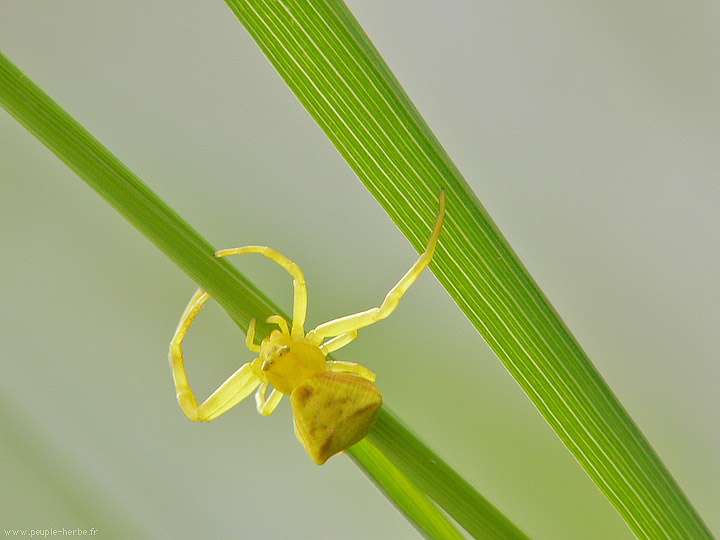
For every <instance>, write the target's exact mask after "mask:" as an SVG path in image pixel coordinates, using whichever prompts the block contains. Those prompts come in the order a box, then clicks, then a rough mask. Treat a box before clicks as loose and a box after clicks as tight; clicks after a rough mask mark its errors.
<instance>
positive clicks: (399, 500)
mask: <svg viewBox="0 0 720 540" xmlns="http://www.w3.org/2000/svg"><path fill="white" fill-rule="evenodd" d="M349 453H350V457H351V458H352V459H353V461H355V463H356V464H357V465H358V466H359V467H360V468H362V469H363V470H364V471H365V474H367V475H368V477H369V478H370V479H371V480H372V481H373V482H375V485H377V487H378V489H380V490H381V491H382V492H383V493H384V494H385V496H386V497H387V498H388V499H390V500H391V501H392V502H393V504H394V505H395V506H396V507H397V509H398V510H400V512H402V513H403V514H404V515H405V517H407V518H408V520H410V522H411V523H412V524H413V525H415V528H416V529H417V530H418V531H420V533H421V534H422V535H423V536H424V537H425V538H437V539H438V540H462V539H464V538H465V537H464V536H462V535H461V534H460V533H459V532H458V530H457V529H456V528H455V527H454V526H453V525H452V524H451V523H450V522H449V521H448V520H447V519H446V518H445V516H444V515H443V514H442V513H441V512H440V511H439V510H438V509H437V507H436V506H435V505H434V504H433V503H432V502H431V501H430V500H429V499H428V498H427V497H426V496H425V495H424V494H423V492H422V491H421V490H420V489H419V488H418V486H416V485H415V483H413V481H412V480H410V479H409V478H408V477H407V476H406V475H405V474H403V473H402V472H401V471H400V470H399V469H398V468H397V467H395V466H394V465H393V464H392V462H391V461H390V460H389V459H388V458H387V457H385V456H384V455H383V453H382V452H381V451H380V450H378V449H377V448H376V447H375V446H373V444H372V443H370V442H369V441H368V440H367V439H363V440H362V441H360V442H359V443H357V444H356V445H355V446H353V447H352V451H351V452H349ZM486 538H490V537H486Z"/></svg>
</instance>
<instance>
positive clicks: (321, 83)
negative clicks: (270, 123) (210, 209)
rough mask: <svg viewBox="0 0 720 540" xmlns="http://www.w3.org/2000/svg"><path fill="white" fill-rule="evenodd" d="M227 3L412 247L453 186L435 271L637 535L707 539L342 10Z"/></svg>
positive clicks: (329, 4)
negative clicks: (439, 198)
mask: <svg viewBox="0 0 720 540" xmlns="http://www.w3.org/2000/svg"><path fill="white" fill-rule="evenodd" d="M226 3H227V4H228V6H229V7H230V8H231V9H232V11H233V12H234V13H235V15H236V16H237V17H238V19H239V20H240V21H241V23H242V24H243V25H244V26H245V28H246V29H247V31H248V32H249V33H250V34H251V35H252V36H253V38H254V39H255V41H256V42H257V44H258V45H259V47H260V48H261V49H262V51H263V52H264V53H265V55H266V56H267V57H268V59H269V60H270V62H271V63H272V64H273V65H274V66H275V68H276V69H277V70H278V72H279V73H280V75H281V76H282V78H283V79H284V80H285V82H286V83H287V84H288V86H289V87H290V88H291V89H292V91H293V92H294V93H295V95H296V96H297V97H298V99H299V100H300V101H301V102H302V104H303V105H304V106H305V107H306V108H307V110H308V111H309V112H310V114H311V115H312V116H313V118H315V120H316V121H317V123H318V124H319V125H320V127H321V128H322V129H323V130H324V131H325V133H326V134H327V136H328V137H329V138H330V140H331V141H332V143H333V144H334V145H335V146H336V148H337V149H338V151H339V152H340V153H341V154H342V155H343V157H344V158H345V159H346V160H347V162H348V163H349V164H350V166H351V167H352V168H353V170H354V171H355V173H356V174H357V175H358V177H359V178H360V180H361V181H362V182H363V183H364V184H365V186H366V187H367V188H368V190H369V191H370V192H371V193H372V194H373V195H374V196H375V197H376V198H377V199H378V201H379V202H380V204H382V206H383V207H384V208H385V210H386V211H387V212H388V214H389V215H390V217H391V218H392V219H393V220H394V221H395V223H396V224H397V225H398V227H399V228H400V230H401V231H402V232H403V233H404V234H405V235H406V236H407V238H408V239H409V240H410V241H411V243H412V244H413V245H414V246H415V247H416V248H420V247H421V246H422V245H423V242H424V235H425V231H427V228H428V226H429V224H430V223H431V222H432V217H433V212H434V208H435V205H436V198H437V193H438V191H439V189H440V187H441V186H444V187H445V188H446V190H447V198H448V216H447V220H446V226H445V230H444V232H443V236H442V237H441V240H440V246H439V248H438V251H437V252H436V256H435V259H434V263H433V264H432V265H431V268H432V270H433V272H434V273H435V275H436V276H437V277H438V279H439V280H440V282H441V283H442V284H443V286H444V287H445V288H446V289H447V291H448V292H449V293H450V295H451V296H452V298H453V299H454V300H455V301H456V302H457V304H458V305H459V306H460V308H461V309H462V310H463V312H464V313H465V314H466V315H467V317H468V318H469V319H470V321H472V323H473V324H474V325H475V327H476V328H477V330H478V331H479V332H480V333H481V335H482V336H483V337H484V338H485V340H486V341H487V342H488V344H489V345H490V346H491V347H492V348H493V350H494V351H495V353H496V354H497V356H498V358H499V359H500V360H501V361H502V362H503V364H504V365H505V366H506V368H507V369H508V370H509V372H510V373H511V374H512V376H513V377H514V378H515V379H516V380H517V382H518V384H520V386H521V387H522V388H523V390H524V391H525V392H526V393H527V395H528V397H530V399H531V400H532V401H533V403H534V404H535V406H536V407H537V408H538V410H539V411H540V412H541V413H542V415H543V416H544V417H545V419H546V420H547V421H548V423H549V424H550V425H551V426H552V428H553V429H554V430H555V432H556V433H557V435H558V436H559V437H560V438H561V440H562V441H563V443H564V444H565V445H566V446H567V447H568V449H569V450H570V451H571V452H572V453H573V455H574V456H575V457H576V459H577V460H578V461H579V462H580V464H581V465H582V466H583V468H584V469H585V470H586V472H587V473H588V474H589V475H590V477H591V478H592V479H593V481H594V482H595V483H596V484H597V485H598V487H599V488H600V489H601V490H602V492H603V493H604V494H605V495H606V496H607V497H608V499H609V500H610V501H611V502H612V504H613V505H614V506H615V507H616V508H617V510H618V511H619V512H620V514H621V515H622V516H623V518H624V519H625V521H626V522H627V523H628V525H629V526H630V527H631V528H632V530H633V531H634V532H635V534H636V535H637V536H638V537H640V538H647V539H653V540H657V539H661V538H684V539H687V538H692V539H701V538H711V534H710V531H709V530H708V528H707V527H706V526H705V524H704V523H703V521H702V519H701V518H700V517H699V516H698V514H697V513H696V512H695V510H694V509H693V507H692V505H691V504H690V502H689V501H688V500H687V498H686V497H685V495H684V494H683V493H682V491H681V489H680V487H679V486H678V485H677V484H676V482H675V481H674V479H673V478H672V476H671V475H670V474H669V472H668V471H667V470H666V468H665V467H664V466H663V464H662V462H661V461H660V459H659V458H658V456H657V455H656V454H655V452H654V451H653V449H652V448H651V447H650V445H649V443H648V442H647V441H646V440H645V438H644V437H643V435H642V433H641V432H640V430H639V429H638V428H637V426H636V425H635V424H634V423H633V421H632V420H631V419H630V417H629V415H628V414H627V413H626V412H625V410H624V409H623V408H622V406H621V405H620V403H619V402H618V400H617V399H616V397H615V396H614V395H613V394H612V392H611V391H610V389H609V388H608V387H607V385H606V384H605V382H604V381H603V380H602V378H601V377H600V375H599V374H598V373H597V371H596V370H595V368H594V367H593V365H592V364H591V363H590V361H589V359H588V358H587V356H586V355H585V353H584V352H583V351H582V349H581V348H580V346H579V345H578V343H577V342H576V341H575V339H574V338H573V336H572V335H571V334H570V332H569V331H568V329H567V328H566V327H565V325H564V324H563V322H562V320H561V319H560V317H559V316H558V315H557V313H555V311H554V310H553V308H552V306H551V305H550V303H549V302H548V301H547V299H546V298H545V297H544V296H543V294H542V292H541V291H540V290H539V288H538V286H537V285H536V284H535V283H534V282H533V280H532V278H531V277H530V276H529V275H528V273H527V271H526V270H525V268H524V267H523V266H522V264H521V263H520V261H519V260H518V258H517V256H516V255H515V253H513V251H512V249H511V248H510V247H509V245H508V243H507V242H506V241H505V239H504V238H503V237H502V235H501V234H500V232H499V231H498V230H497V228H496V227H495V225H494V223H493V222H492V220H491V219H490V217H489V216H488V215H487V213H486V212H485V210H484V209H483V208H482V206H481V205H480V203H479V201H478V200H477V199H476V197H475V196H474V194H473V193H472V191H471V190H470V188H469V187H468V185H467V184H466V183H465V181H464V180H463V178H462V176H461V175H460V173H459V172H458V170H457V169H456V168H455V166H454V165H453V163H452V162H451V160H450V159H449V157H448V156H447V155H446V154H445V152H444V151H443V149H442V147H441V146H440V144H439V143H438V141H437V140H436V139H435V138H434V136H433V135H432V133H431V132H430V130H429V128H428V127H427V126H426V125H425V123H424V122H423V121H422V119H421V117H420V115H419V114H418V113H417V111H416V110H415V109H414V107H413V106H412V104H411V102H410V100H409V99H408V98H407V96H406V95H405V94H404V92H403V91H402V89H401V87H400V85H399V84H398V82H397V81H396V80H395V78H394V77H393V76H392V73H391V72H390V70H389V69H388V68H387V66H386V65H385V64H384V63H383V61H382V59H381V58H380V55H379V54H378V53H377V51H375V49H374V48H373V46H372V43H371V42H370V41H369V39H368V38H367V36H366V35H365V34H364V33H363V31H362V29H361V28H360V26H359V25H358V24H357V22H356V21H355V19H354V18H353V16H352V14H351V13H350V12H349V10H348V9H347V8H346V6H345V5H344V4H343V3H342V2H340V1H325V2H321V1H311V2H308V1H303V0H284V1H280V2H279V1H276V0H252V1H249V0H248V1H242V0H226Z"/></svg>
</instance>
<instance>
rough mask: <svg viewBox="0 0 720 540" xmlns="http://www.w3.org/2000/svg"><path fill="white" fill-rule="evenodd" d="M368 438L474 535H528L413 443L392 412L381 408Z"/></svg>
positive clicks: (509, 536)
mask: <svg viewBox="0 0 720 540" xmlns="http://www.w3.org/2000/svg"><path fill="white" fill-rule="evenodd" d="M391 433H392V434H395V435H399V436H388V435H389V434H391ZM367 438H368V440H369V441H370V442H372V443H373V444H375V445H376V446H377V447H378V449H380V451H382V453H383V454H384V455H385V456H387V457H388V458H389V459H390V460H391V461H392V462H393V463H394V464H395V466H397V467H398V468H399V469H400V470H401V471H403V472H404V473H405V474H407V475H408V476H409V477H410V478H411V479H412V480H413V481H414V482H415V483H416V484H417V485H418V486H419V487H420V488H421V489H422V490H423V491H424V492H425V493H426V494H427V495H428V496H429V497H430V498H432V499H433V500H434V501H436V502H437V503H438V504H439V505H440V506H441V507H442V508H444V509H445V510H446V511H447V513H448V514H450V515H451V516H452V517H453V518H454V519H455V521H457V522H458V523H459V524H460V525H462V526H463V527H464V528H465V530H466V531H467V532H468V533H470V534H471V535H472V536H473V537H474V538H495V539H499V538H518V539H519V538H527V537H526V536H525V535H524V534H523V532H522V531H520V530H519V529H518V528H517V527H515V525H514V524H513V523H512V522H511V521H510V520H508V519H507V518H506V517H505V516H503V515H502V514H501V513H500V512H499V511H497V510H496V509H495V508H493V506H492V505H491V504H490V503H489V502H488V501H487V500H486V499H485V498H484V497H483V496H482V495H480V494H479V493H478V492H477V491H475V489H473V487H472V486H470V484H468V483H467V482H466V481H465V479H464V478H462V477H461V476H460V475H459V474H458V473H456V472H455V471H454V470H453V469H452V468H450V467H449V466H448V465H447V463H445V462H444V461H443V460H442V459H440V458H439V457H438V456H437V455H436V454H435V453H434V452H433V451H432V450H430V449H429V448H428V447H427V446H425V445H422V444H421V445H416V444H415V442H416V441H417V438H416V437H415V436H414V435H412V433H411V432H410V431H409V430H408V429H407V428H406V427H405V426H403V425H402V423H401V422H400V421H399V420H398V419H397V418H396V417H395V416H394V415H393V414H392V412H390V411H387V410H383V411H381V414H380V417H379V418H378V420H377V423H376V424H375V427H374V428H373V430H372V431H371V432H370V434H369V435H368V437H367ZM481 509H482V510H481Z"/></svg>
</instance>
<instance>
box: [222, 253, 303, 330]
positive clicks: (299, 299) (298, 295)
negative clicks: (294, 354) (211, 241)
mask: <svg viewBox="0 0 720 540" xmlns="http://www.w3.org/2000/svg"><path fill="white" fill-rule="evenodd" d="M247 253H258V254H260V255H263V256H265V257H267V258H268V259H270V260H271V261H273V262H274V263H276V264H278V265H280V266H282V267H283V268H284V269H285V271H287V273H288V274H290V275H291V276H292V278H293V289H294V291H293V320H292V332H291V336H292V338H293V339H294V340H298V339H302V338H303V337H304V336H305V329H304V325H305V316H306V314H307V286H306V285H305V276H304V275H303V273H302V270H300V267H299V266H298V265H297V264H295V263H294V262H292V261H291V260H290V259H288V258H287V257H286V256H285V255H283V254H282V253H278V252H277V251H275V250H274V249H273V248H269V247H267V246H245V247H239V248H230V249H221V250H219V251H217V252H215V256H216V257H227V256H228V255H245V254H247Z"/></svg>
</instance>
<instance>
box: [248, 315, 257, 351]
mask: <svg viewBox="0 0 720 540" xmlns="http://www.w3.org/2000/svg"><path fill="white" fill-rule="evenodd" d="M256 322H257V320H256V319H255V317H253V318H252V319H250V324H249V325H248V329H247V334H246V335H245V345H247V348H248V349H250V350H251V351H252V352H254V353H260V345H258V344H257V343H255V323H256Z"/></svg>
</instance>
